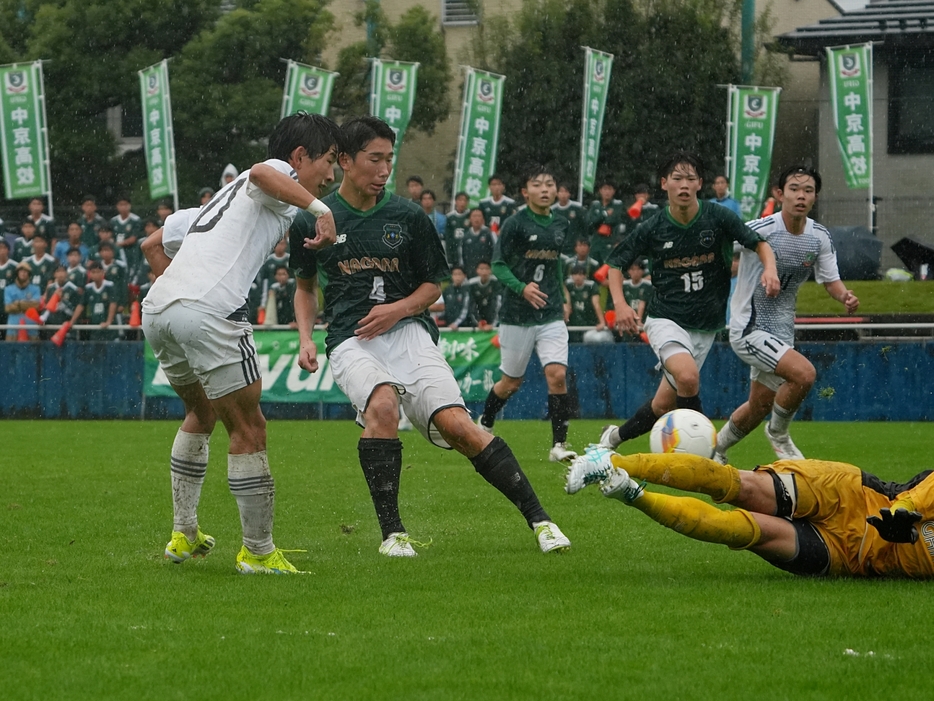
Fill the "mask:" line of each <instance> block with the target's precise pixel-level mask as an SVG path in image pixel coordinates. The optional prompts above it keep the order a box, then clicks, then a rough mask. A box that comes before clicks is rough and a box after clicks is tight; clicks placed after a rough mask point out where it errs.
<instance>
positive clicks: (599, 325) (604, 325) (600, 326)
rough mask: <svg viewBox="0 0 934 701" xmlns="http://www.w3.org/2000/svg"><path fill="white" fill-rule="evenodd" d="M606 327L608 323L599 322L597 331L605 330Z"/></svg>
mask: <svg viewBox="0 0 934 701" xmlns="http://www.w3.org/2000/svg"><path fill="white" fill-rule="evenodd" d="M605 328H606V324H604V323H603V322H602V321H598V322H597V331H603V329H605Z"/></svg>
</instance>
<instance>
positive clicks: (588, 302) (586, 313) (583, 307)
mask: <svg viewBox="0 0 934 701" xmlns="http://www.w3.org/2000/svg"><path fill="white" fill-rule="evenodd" d="M568 295H570V297H571V316H570V318H569V319H568V326H596V325H597V321H598V320H597V310H596V309H594V306H593V298H594V297H596V298H597V299H599V298H600V287H599V285H597V283H595V282H594V281H593V280H584V284H582V285H581V286H580V287H578V286H577V285H573V284H572V285H568Z"/></svg>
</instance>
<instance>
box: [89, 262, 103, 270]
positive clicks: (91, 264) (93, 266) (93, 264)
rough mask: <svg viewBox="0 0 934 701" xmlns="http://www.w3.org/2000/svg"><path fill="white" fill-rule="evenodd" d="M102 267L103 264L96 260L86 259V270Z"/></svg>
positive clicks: (101, 268) (100, 268)
mask: <svg viewBox="0 0 934 701" xmlns="http://www.w3.org/2000/svg"><path fill="white" fill-rule="evenodd" d="M103 269H104V266H103V265H101V264H100V263H98V262H97V261H96V260H90V261H88V267H87V270H88V272H91V271H92V270H103Z"/></svg>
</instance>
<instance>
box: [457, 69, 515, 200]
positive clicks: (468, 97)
mask: <svg viewBox="0 0 934 701" xmlns="http://www.w3.org/2000/svg"><path fill="white" fill-rule="evenodd" d="M505 80H506V78H505V76H501V75H497V74H496V73H487V72H486V71H478V70H476V69H474V68H470V67H468V68H467V76H466V78H465V80H464V105H463V107H462V109H461V130H460V136H459V137H458V146H457V164H456V166H455V168H454V192H466V193H467V196H468V197H469V198H470V206H471V207H476V206H477V205H478V204H479V203H480V200H482V199H483V198H484V197H488V196H489V194H490V191H489V187H488V186H487V180H488V179H489V177H490V176H491V175H493V173H495V172H496V150H497V147H498V145H499V126H500V114H501V113H502V109H503V83H504V82H505Z"/></svg>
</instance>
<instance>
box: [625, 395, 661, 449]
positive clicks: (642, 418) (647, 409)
mask: <svg viewBox="0 0 934 701" xmlns="http://www.w3.org/2000/svg"><path fill="white" fill-rule="evenodd" d="M656 421H658V417H657V416H656V415H655V411H654V410H653V409H652V400H651V399H650V400H649V401H647V402H646V403H645V404H643V405H642V406H640V407H639V408H638V409H636V413H635V414H633V415H632V418H630V419H629V421H627V422H626V423H624V424H623V425H622V426H620V427H619V440H620V443H622V442H623V441H629V440H632V439H633V438H638V437H639V436H642V435H644V434H646V433H648V432H649V431H651V430H652V426H654V425H655V422H656Z"/></svg>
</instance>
